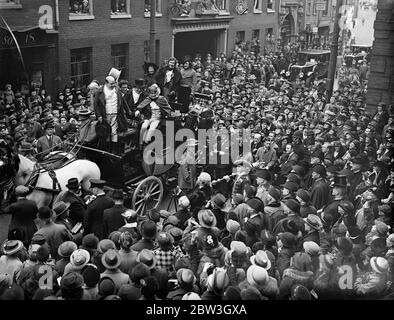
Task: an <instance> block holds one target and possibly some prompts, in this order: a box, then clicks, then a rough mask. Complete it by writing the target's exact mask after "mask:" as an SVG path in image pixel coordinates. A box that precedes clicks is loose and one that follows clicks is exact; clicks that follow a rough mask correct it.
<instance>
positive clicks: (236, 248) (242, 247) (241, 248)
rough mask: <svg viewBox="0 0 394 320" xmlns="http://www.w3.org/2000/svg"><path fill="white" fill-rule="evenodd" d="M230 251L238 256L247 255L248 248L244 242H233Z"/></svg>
mask: <svg viewBox="0 0 394 320" xmlns="http://www.w3.org/2000/svg"><path fill="white" fill-rule="evenodd" d="M230 250H231V251H233V252H236V253H238V254H242V253H247V252H248V247H247V246H246V244H245V243H243V242H242V241H235V240H233V241H231V244H230Z"/></svg>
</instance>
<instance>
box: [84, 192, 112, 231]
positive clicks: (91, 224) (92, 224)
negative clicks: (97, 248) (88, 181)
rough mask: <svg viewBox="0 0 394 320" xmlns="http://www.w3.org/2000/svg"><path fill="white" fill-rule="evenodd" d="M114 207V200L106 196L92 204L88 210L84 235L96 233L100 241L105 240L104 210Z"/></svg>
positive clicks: (98, 198) (101, 196) (100, 197)
mask: <svg viewBox="0 0 394 320" xmlns="http://www.w3.org/2000/svg"><path fill="white" fill-rule="evenodd" d="M113 206H114V202H113V200H112V199H111V198H109V197H107V196H106V195H100V196H98V197H97V198H96V199H94V200H93V201H92V202H90V203H89V205H88V208H87V210H86V218H85V223H84V235H86V234H89V233H94V234H95V235H96V236H97V237H98V238H99V239H103V214H104V210H105V209H108V208H111V207H113Z"/></svg>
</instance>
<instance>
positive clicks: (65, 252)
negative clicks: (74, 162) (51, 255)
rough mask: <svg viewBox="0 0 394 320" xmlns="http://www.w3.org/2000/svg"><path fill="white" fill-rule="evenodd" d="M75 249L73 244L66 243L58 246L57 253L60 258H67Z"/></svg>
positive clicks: (71, 242) (70, 242) (75, 246)
mask: <svg viewBox="0 0 394 320" xmlns="http://www.w3.org/2000/svg"><path fill="white" fill-rule="evenodd" d="M77 249H78V247H77V245H76V243H75V242H73V241H66V242H63V243H62V244H61V245H60V246H59V248H58V249H57V253H58V255H59V256H60V257H62V258H69V257H70V256H71V254H72V253H73V252H74V251H75V250H77Z"/></svg>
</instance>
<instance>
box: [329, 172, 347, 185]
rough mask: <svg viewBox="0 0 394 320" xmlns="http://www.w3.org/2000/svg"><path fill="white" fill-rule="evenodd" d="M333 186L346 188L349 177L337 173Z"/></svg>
mask: <svg viewBox="0 0 394 320" xmlns="http://www.w3.org/2000/svg"><path fill="white" fill-rule="evenodd" d="M332 186H333V187H340V188H346V187H347V177H346V175H335V176H334V182H333V184H332Z"/></svg>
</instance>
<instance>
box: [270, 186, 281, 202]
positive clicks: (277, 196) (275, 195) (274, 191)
mask: <svg viewBox="0 0 394 320" xmlns="http://www.w3.org/2000/svg"><path fill="white" fill-rule="evenodd" d="M268 194H269V195H270V196H271V197H272V198H274V199H275V200H276V201H278V200H280V190H278V189H276V188H270V189H269V190H268Z"/></svg>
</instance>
